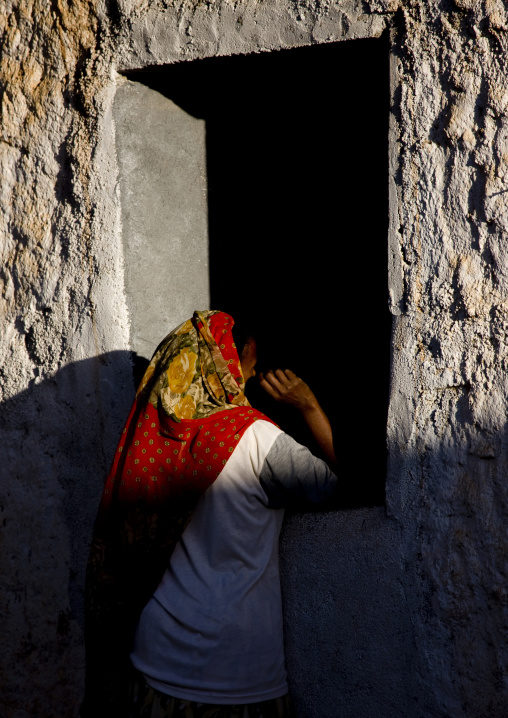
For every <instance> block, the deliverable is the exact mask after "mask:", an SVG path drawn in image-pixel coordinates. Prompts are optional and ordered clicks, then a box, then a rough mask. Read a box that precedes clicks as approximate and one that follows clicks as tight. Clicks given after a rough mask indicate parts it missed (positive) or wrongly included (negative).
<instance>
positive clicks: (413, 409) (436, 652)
mask: <svg viewBox="0 0 508 718" xmlns="http://www.w3.org/2000/svg"><path fill="white" fill-rule="evenodd" d="M397 26H398V33H397V38H396V41H395V48H396V49H395V58H394V74H395V78H396V82H395V85H396V89H395V93H394V98H393V103H394V113H395V118H396V120H397V122H396V123H394V137H393V140H394V143H395V149H396V153H395V154H394V156H393V161H394V165H393V169H394V174H393V180H394V185H396V187H395V186H392V190H394V191H393V195H392V197H393V200H394V201H393V204H392V213H393V214H392V218H391V219H392V237H391V241H392V254H391V256H392V258H393V260H394V264H393V267H392V281H391V290H392V303H393V310H394V312H395V313H396V314H397V315H398V316H397V318H396V321H395V327H394V335H393V375H392V381H393V386H392V400H391V408H390V416H389V446H390V456H391V463H390V472H389V478H388V487H387V489H388V506H389V510H390V511H391V513H392V514H393V515H395V516H396V517H397V518H399V519H400V522H401V525H402V526H403V528H404V537H405V542H404V544H403V546H402V552H403V555H404V560H405V561H407V565H408V567H410V570H409V571H408V575H407V584H406V589H407V591H408V595H411V599H410V603H411V607H412V612H413V623H414V626H415V630H416V643H417V646H418V651H417V654H416V664H415V671H416V675H417V679H418V681H419V686H420V688H419V695H418V713H417V714H418V715H433V716H434V715H435V716H503V715H506V714H507V711H508V690H507V685H506V680H507V675H508V674H507V668H508V666H507V662H508V651H507V645H506V637H507V635H508V633H507V632H508V625H507V621H508V612H507V608H508V601H507V568H508V566H507V555H508V546H507V543H508V542H507V532H506V525H507V520H508V513H507V512H508V506H507V489H506V476H507V472H508V466H507V448H508V446H507V437H506V416H507V398H508V392H507V389H508V386H507V372H506V368H507V358H508V355H507V351H508V347H507V327H508V324H507V320H508V315H507V308H508V306H507V298H508V295H507V289H508V274H507V272H508V263H507V259H508V255H507V241H506V240H507V236H506V232H507V228H508V227H507V220H508V212H507V206H508V205H507V201H506V198H507V191H508V189H507V184H506V182H507V180H508V174H507V170H508V164H507V163H508V117H507V107H508V78H507V72H506V56H507V49H508V48H507V29H508V26H507V16H506V8H505V7H504V5H503V3H501V2H497V1H496V0H494V1H492V0H486V1H485V2H471V1H466V0H460V1H459V0H457V1H456V2H427V3H416V2H413V3H405V4H404V10H403V12H401V13H400V14H399V15H398V16H397ZM411 579H412V583H411Z"/></svg>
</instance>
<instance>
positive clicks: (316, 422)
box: [259, 369, 337, 471]
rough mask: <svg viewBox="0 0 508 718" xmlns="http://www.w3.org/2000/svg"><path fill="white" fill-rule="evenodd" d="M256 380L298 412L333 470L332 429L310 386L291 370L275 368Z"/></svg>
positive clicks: (334, 466) (335, 467)
mask: <svg viewBox="0 0 508 718" xmlns="http://www.w3.org/2000/svg"><path fill="white" fill-rule="evenodd" d="M259 383H260V384H261V386H262V387H263V389H264V390H265V391H266V393H267V394H269V395H270V396H271V397H272V399H275V401H278V402H280V403H281V404H289V405H290V406H294V407H295V408H296V409H298V410H299V411H301V413H302V416H303V418H304V419H305V422H306V423H307V426H308V427H309V429H310V430H311V432H312V434H313V435H314V438H315V439H316V441H317V442H318V444H319V446H320V447H321V450H322V451H323V454H324V455H325V456H326V459H327V461H328V463H329V464H330V466H331V468H332V469H333V470H334V471H336V470H337V459H336V458H335V451H334V448H333V436H332V428H331V426H330V422H329V421H328V417H327V416H326V414H325V412H324V411H323V409H322V408H321V407H320V405H319V402H318V400H317V399H316V397H315V395H314V392H313V391H312V389H311V388H310V387H309V386H308V385H307V384H306V383H305V382H304V381H302V379H300V378H299V377H297V376H296V374H294V373H293V372H292V371H291V370H290V369H276V370H275V371H267V372H266V373H265V374H260V375H259Z"/></svg>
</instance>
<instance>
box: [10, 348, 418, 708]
mask: <svg viewBox="0 0 508 718" xmlns="http://www.w3.org/2000/svg"><path fill="white" fill-rule="evenodd" d="M146 363H147V362H146V360H144V359H142V358H140V357H137V356H136V355H133V354H132V353H131V352H125V351H117V352H110V353H108V354H104V355H102V356H99V357H95V358H91V359H86V360H83V361H80V362H76V363H73V364H70V365H68V366H66V367H64V368H63V369H61V370H60V371H58V372H57V373H56V374H55V376H54V377H52V378H50V379H47V380H44V381H41V382H40V383H36V382H35V381H34V382H33V383H32V385H31V386H30V387H29V388H28V389H27V390H26V391H24V392H22V393H21V394H19V395H18V396H16V397H13V398H12V399H9V400H7V401H5V402H4V403H3V404H2V405H1V407H0V430H1V432H2V437H3V442H2V447H1V449H0V465H1V467H2V476H5V477H8V479H9V480H8V481H3V482H2V493H3V495H2V499H1V519H2V521H3V550H2V558H1V561H2V566H1V572H2V575H3V576H4V577H5V581H4V585H3V594H2V596H3V597H2V604H3V605H2V611H3V614H4V615H5V616H8V619H9V620H8V623H7V625H6V626H5V628H4V631H3V640H2V647H1V648H0V655H1V663H2V664H3V666H4V670H3V671H0V674H1V675H3V676H4V678H3V679H1V680H0V692H1V694H2V702H3V706H4V709H5V711H6V715H11V714H12V715H18V713H16V711H19V710H20V709H22V710H26V711H27V712H26V715H40V716H49V715H62V716H67V715H69V716H70V715H74V714H75V707H76V704H77V702H79V701H80V700H81V698H82V691H83V678H84V652H83V592H84V576H85V568H86V561H87V557H88V550H89V544H90V537H91V530H92V525H93V521H94V519H95V516H96V512H97V507H98V504H99V501H100V496H101V493H102V487H103V482H104V478H105V476H106V473H107V471H108V469H109V465H110V462H111V460H112V457H113V455H114V451H115V448H116V444H117V441H118V438H119V436H120V432H121V430H122V427H123V424H124V421H125V419H126V417H127V414H128V412H129V409H130V405H131V402H132V400H133V397H134V382H133V379H132V376H133V370H134V374H135V376H136V380H139V378H140V377H141V375H142V374H143V371H144V368H145V366H146ZM364 511H367V512H370V513H369V515H368V516H367V515H366V516H365V517H363V514H361V513H357V512H340V514H341V516H342V518H341V520H339V522H337V520H336V515H335V513H334V514H333V515H330V516H329V517H327V514H326V513H324V514H322V515H321V518H319V516H318V517H317V521H318V525H317V524H315V523H311V524H308V525H307V523H305V520H304V517H298V516H294V517H292V518H291V517H290V519H289V522H288V525H287V527H286V530H285V533H284V535H283V538H282V558H283V561H282V580H283V585H284V591H285V600H286V603H288V604H289V605H291V606H294V610H291V611H289V612H288V616H289V618H288V620H287V626H286V631H287V635H288V637H289V639H288V640H289V643H288V661H289V671H290V673H292V680H293V682H294V693H295V698H296V699H297V701H299V702H302V701H304V699H305V701H307V703H308V701H309V700H310V701H311V704H312V703H314V706H312V705H310V706H309V710H310V711H311V712H310V713H309V715H311V714H312V715H313V714H315V715H319V711H320V706H321V705H324V703H323V701H324V702H325V703H326V701H327V700H328V704H330V702H331V701H332V697H333V696H334V695H335V691H336V690H337V685H336V684H337V673H336V668H335V666H334V665H333V664H330V662H329V659H330V651H332V653H333V654H334V655H337V652H338V651H339V652H340V650H341V648H340V646H341V645H345V646H347V647H348V649H349V647H350V646H353V644H354V645H358V646H360V648H359V650H361V651H362V652H363V653H365V652H367V653H369V647H368V646H369V645H371V636H370V634H371V633H372V628H373V627H372V622H371V618H372V617H371V618H370V619H369V617H368V616H367V617H364V618H362V620H363V621H364V622H365V621H366V623H365V625H367V626H371V629H370V630H366V631H361V632H360V634H359V631H358V627H356V628H355V632H353V633H351V632H350V631H349V629H348V628H347V625H348V622H347V621H346V622H344V623H343V622H342V621H341V622H339V623H337V621H336V616H337V612H338V610H339V609H338V606H337V597H340V596H341V591H342V592H343V591H344V588H342V589H341V586H342V587H344V586H350V584H351V581H349V580H348V579H347V575H348V572H349V562H350V558H349V556H346V555H345V554H342V562H340V561H339V560H338V556H337V550H339V551H340V547H341V546H342V545H343V543H344V536H345V535H349V536H350V540H352V541H353V543H354V542H355V541H356V539H355V538H354V536H355V534H356V532H357V529H358V528H359V527H358V526H357V525H356V524H358V523H360V524H361V523H362V522H363V521H364V520H367V522H368V524H369V526H370V525H371V524H372V525H376V526H378V527H381V524H383V526H384V529H383V531H384V533H385V534H386V532H387V531H388V534H389V535H388V534H386V536H385V540H384V549H383V551H385V552H386V551H388V553H390V551H392V550H393V546H394V545H395V544H396V539H395V538H394V536H392V535H391V534H392V533H393V532H394V528H393V526H391V525H390V526H387V525H385V523H386V522H385V521H384V518H383V516H384V514H383V509H379V508H376V509H366V510H364ZM372 512H374V514H372ZM362 517H363V518H362ZM302 521H303V523H302ZM351 521H352V522H353V524H352V525H351V526H349V524H350V523H351ZM373 522H374V523H373ZM381 528H382V527H381ZM317 529H319V530H317ZM302 532H303V533H302ZM323 533H324V535H326V536H327V537H328V539H330V534H333V536H334V537H335V538H333V545H334V546H335V549H334V552H333V553H332V554H330V553H326V552H323V546H322V543H323V541H322V534H323ZM363 534H365V529H364V530H363ZM378 539H379V536H378ZM307 544H308V545H307ZM378 546H379V541H378ZM302 547H303V549H302ZM378 553H379V551H378V552H377V553H376V556H377V554H378ZM394 556H395V553H394V552H392V554H391V559H389V557H388V555H387V556H386V557H385V558H384V559H383V560H382V561H380V560H378V559H377V558H374V560H373V565H372V567H371V569H372V571H374V572H375V571H376V566H377V567H380V566H381V565H384V568H383V572H382V574H383V575H382V576H381V572H379V573H380V575H379V579H380V580H381V582H382V583H381V586H386V585H387V584H386V581H387V578H386V576H387V568H386V566H387V565H388V564H390V560H391V564H392V566H391V569H390V571H389V573H390V572H391V573H393V571H396V570H397V561H396V560H395V559H394ZM309 559H310V560H309ZM385 559H386V560H385ZM339 564H340V566H341V567H340V566H339V569H337V566H338V565H339ZM361 565H363V563H362V564H361ZM316 571H317V572H318V574H319V575H316ZM360 573H361V572H360ZM392 578H393V577H392ZM399 585H400V583H399V582H397V581H396V580H394V581H393V586H399ZM310 586H312V590H310ZM352 590H353V591H354V592H356V593H358V598H359V599H360V597H361V596H362V595H364V594H365V593H366V591H365V576H363V577H362V576H359V577H357V579H356V584H355V585H353V589H352ZM394 590H395V594H399V593H400V589H399V588H396V589H394ZM383 591H384V589H383V588H381V590H380V596H379V599H378V600H377V608H376V611H377V613H376V618H375V621H376V625H378V623H379V614H378V612H379V606H380V605H381V602H382V594H383ZM309 592H310V593H311V594H312V595H316V596H317V595H318V594H319V595H320V596H321V597H322V596H325V601H324V603H323V602H321V603H320V606H321V608H320V611H317V612H314V610H313V609H312V607H311V606H309V609H307V607H306V606H307V601H308V600H309ZM391 593H393V590H391ZM395 594H394V597H393V598H394V600H393V601H392V603H391V606H390V607H389V608H387V609H385V610H384V613H383V612H382V613H383V615H384V625H385V626H386V625H388V629H389V630H390V631H391V632H393V631H394V630H395V628H396V625H399V624H401V620H400V618H401V617H400V611H401V608H400V605H401V598H402V597H401V596H400V595H397V596H395ZM326 596H328V598H326ZM320 600H321V599H320ZM342 601H343V599H340V603H342ZM297 606H298V607H299V608H297ZM340 611H341V612H343V609H342V608H341V609H340ZM402 623H404V622H402ZM332 625H333V630H332ZM380 625H383V620H381V622H380ZM308 632H311V633H312V635H313V636H314V639H315V640H313V642H312V643H310V644H309V643H308V640H309V635H310V634H309V633H308ZM344 632H345V633H344ZM349 633H351V635H349ZM382 633H383V635H384V633H386V630H385V628H383V629H382ZM346 634H347V635H346ZM358 635H360V640H359V642H358ZM326 636H328V639H327V638H326ZM355 636H356V637H355ZM332 644H333V646H332ZM307 651H310V653H311V658H310V660H311V662H312V664H313V668H312V669H311V668H309V666H308V665H304V664H305V663H306V659H305V655H306V654H307ZM369 655H370V654H369ZM372 655H373V656H374V654H372ZM337 660H338V659H337ZM369 665H370V663H369ZM7 666H8V667H9V670H5V667H7ZM304 669H305V670H304ZM309 670H310V673H311V674H312V675H313V676H315V675H317V674H319V675H321V676H322V680H323V681H324V683H325V684H326V685H323V686H321V692H318V693H319V694H317V695H315V696H314V694H313V693H312V692H310V693H309V691H308V690H307V689H306V695H307V697H306V698H305V696H303V695H299V694H300V692H301V691H299V685H300V684H301V681H302V679H303V677H304V676H305V675H308V674H309ZM369 670H370V669H369ZM361 671H363V669H362V668H361ZM7 676H8V678H7ZM346 677H347V676H346ZM397 680H398V679H397ZM364 684H365V689H366V692H367V693H369V691H370V690H371V687H369V685H368V682H367V683H365V682H364ZM391 685H392V689H393V679H392V680H391ZM352 690H353V689H352ZM355 690H356V689H355ZM323 691H324V693H323ZM327 691H328V693H330V691H331V693H330V696H329V697H328V699H327V698H326V696H325V695H324V694H327ZM362 691H363V689H362ZM363 692H365V691H363ZM382 693H383V694H384V693H385V691H384V690H383V691H382ZM304 704H305V703H304ZM305 710H307V708H306V709H305ZM316 711H317V712H316ZM23 715H25V714H24V713H23Z"/></svg>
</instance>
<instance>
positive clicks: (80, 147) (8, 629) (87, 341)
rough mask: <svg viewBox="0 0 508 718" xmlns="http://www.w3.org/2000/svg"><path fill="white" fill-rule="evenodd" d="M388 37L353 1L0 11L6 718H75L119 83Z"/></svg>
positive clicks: (111, 305)
mask: <svg viewBox="0 0 508 718" xmlns="http://www.w3.org/2000/svg"><path fill="white" fill-rule="evenodd" d="M360 6H361V7H360ZM362 13H363V17H361V15H362ZM193 23H194V27H196V28H198V29H199V33H200V37H198V38H197V39H196V40H195V41H194V40H192V38H191V35H192V32H193V30H192V27H193ZM383 24H384V20H383V18H381V17H378V15H377V14H374V16H373V17H372V18H371V17H369V16H368V14H365V13H364V8H363V4H361V3H355V2H347V3H336V4H334V3H330V4H328V3H324V4H323V5H322V6H321V5H320V7H319V8H314V7H313V5H312V3H310V4H309V5H308V6H307V5H306V4H301V6H300V5H298V6H296V5H295V3H293V2H280V3H274V2H271V3H268V2H267V3H261V2H259V3H258V2H253V1H249V2H239V3H228V2H223V3H211V2H210V3H191V2H180V3H169V4H168V3H159V4H156V3H144V4H143V3H137V5H136V6H134V5H133V4H128V3H127V4H121V3H118V4H117V3H114V2H108V3H105V4H104V5H103V4H102V3H97V2H95V1H94V0H90V1H89V2H87V1H86V0H73V2H69V1H67V0H55V1H54V2H52V3H51V4H49V5H48V3H47V2H43V1H42V0H19V1H17V2H16V1H14V2H10V1H7V2H4V4H3V6H2V9H1V11H0V30H1V33H2V39H1V43H2V57H1V60H0V83H1V84H0V87H1V92H2V95H1V100H2V105H1V113H2V135H1V140H0V159H1V167H2V182H1V189H0V202H1V233H2V235H1V236H2V244H1V252H2V263H1V269H0V278H1V281H2V293H1V302H0V314H1V322H0V327H1V336H0V347H1V351H0V372H1V388H2V402H3V403H2V406H1V414H0V427H1V432H2V442H1V447H2V448H1V456H0V466H1V469H0V471H1V478H2V481H1V501H0V511H1V512H2V551H1V562H2V566H1V573H2V576H3V581H2V593H1V613H2V617H3V620H2V643H1V648H0V662H1V666H2V668H1V684H0V691H1V696H2V699H1V700H2V715H5V716H16V717H21V716H37V717H41V718H43V717H45V716H48V717H49V716H54V715H57V716H59V718H60V717H63V716H76V715H77V711H78V706H79V703H80V700H81V698H82V690H83V679H84V652H83V635H82V629H83V625H82V620H83V619H82V598H83V596H82V594H83V584H84V567H85V561H86V555H87V549H88V541H89V537H90V531H91V525H92V521H93V517H94V515H95V511H96V507H97V503H98V500H99V495H100V488H101V485H102V482H103V478H104V475H105V471H106V470H107V467H108V464H109V462H110V460H111V455H112V453H113V451H114V444H115V441H116V439H117V436H118V433H119V430H120V427H121V424H122V423H123V421H124V418H125V415H126V412H127V410H128V405H129V403H130V401H131V398H132V393H133V387H132V382H131V376H130V346H129V343H128V337H129V320H128V313H127V308H126V303H125V297H124V282H123V266H122V246H121V224H120V222H121V213H120V204H119V197H118V190H117V166H116V156H115V151H114V127H115V126H114V122H113V118H112V105H113V97H114V93H115V90H116V85H117V80H116V78H117V75H116V72H115V70H116V69H122V68H126V67H134V66H142V65H146V64H149V63H156V62H168V61H175V60H179V59H181V58H182V57H185V58H186V59H190V58H191V57H200V56H205V55H213V54H217V53H225V54H227V53H228V52H236V51H243V52H252V51H260V50H266V49H278V48H279V47H289V46H292V45H298V44H306V43H310V42H313V41H320V40H322V39H330V40H331V39H334V38H337V37H341V36H344V37H355V36H362V35H364V36H369V35H375V34H379V32H380V31H381V30H382V27H383ZM278 26H280V30H274V28H277V27H278ZM320 33H322V34H320ZM323 33H324V34H323ZM152 37H155V41H154V40H152Z"/></svg>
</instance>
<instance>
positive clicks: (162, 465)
mask: <svg viewBox="0 0 508 718" xmlns="http://www.w3.org/2000/svg"><path fill="white" fill-rule="evenodd" d="M233 324H234V322H233V319H232V318H231V317H230V316H229V315H228V314H225V313H224V312H218V311H204V312H194V315H193V317H192V319H189V320H188V321H186V322H184V323H183V324H181V325H180V326H179V327H177V328H176V329H175V330H174V331H173V332H171V333H170V334H169V335H168V336H167V337H166V338H165V339H164V340H163V341H162V342H161V344H160V345H159V346H158V348H157V350H156V352H155V354H154V356H153V358H152V361H151V362H150V364H149V366H148V368H147V370H146V372H145V375H144V377H143V379H142V381H141V384H140V386H139V389H138V392H137V394H136V398H135V401H134V404H133V406H132V409H131V411H130V414H129V417H128V419H127V422H126V425H125V428H124V430H123V433H122V436H121V439H120V442H119V445H118V447H117V450H116V452H115V457H114V461H113V466H112V467H111V471H110V473H109V475H108V478H107V479H106V483H105V487H104V492H103V496H102V501H101V505H100V509H99V514H98V517H97V520H96V523H95V528H94V537H93V541H92V546H91V551H90V558H89V562H88V569H87V586H86V629H87V630H86V642H87V687H86V694H85V702H84V704H83V706H82V709H81V714H82V716H90V718H92V716H93V718H99V716H102V715H104V716H106V715H107V716H108V718H109V717H110V716H115V715H121V714H122V715H123V714H124V712H125V710H126V708H125V705H123V701H124V700H125V696H126V687H125V682H126V679H127V678H128V670H129V669H128V667H129V652H130V648H131V641H132V637H133V634H134V628H135V625H136V623H137V620H138V618H139V615H140V613H141V610H142V608H143V606H144V605H145V603H146V601H147V600H148V599H149V598H150V596H151V595H152V593H153V591H154V590H155V588H156V586H157V584H158V582H159V581H160V579H161V577H162V574H163V572H164V570H165V568H166V567H167V565H168V562H169V558H170V556H171V553H172V551H173V549H174V547H175V545H176V543H177V541H178V539H179V538H180V536H181V534H182V532H183V531H184V529H185V527H186V525H187V524H188V522H189V520H190V518H191V517H192V514H193V512H194V510H195V507H196V505H197V502H198V500H199V498H200V496H201V495H202V494H203V493H204V492H205V491H206V489H207V488H208V487H209V486H210V485H211V484H212V483H213V482H214V481H215V479H216V478H217V477H218V475H219V474H220V472H221V471H222V469H223V468H224V466H225V464H226V463H227V461H228V459H229V458H230V457H231V455H232V453H233V451H234V449H235V447H236V446H237V444H238V442H239V441H240V439H241V437H242V435H243V433H244V432H245V430H246V429H247V428H248V427H249V426H250V425H251V424H252V423H253V422H254V421H256V420H257V419H260V418H264V419H267V417H265V416H264V415H263V414H261V412H259V411H257V410H255V409H253V408H252V407H251V406H250V404H249V402H248V400H247V398H246V397H245V393H244V389H245V382H244V378H243V374H242V368H241V364H240V359H239V356H238V352H237V350H236V347H235V344H234V340H233V335H232V331H231V330H232V328H233ZM267 420H268V421H269V419H267Z"/></svg>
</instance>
